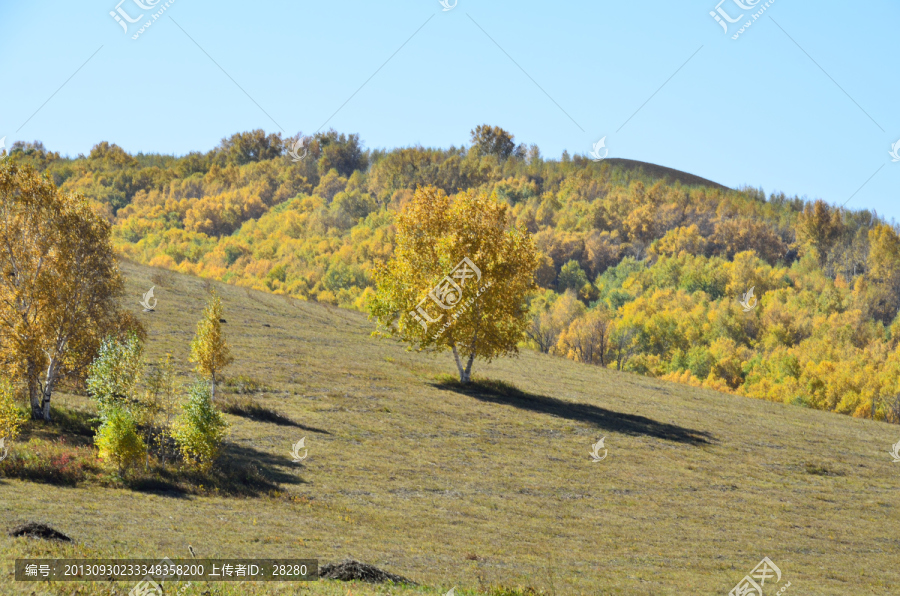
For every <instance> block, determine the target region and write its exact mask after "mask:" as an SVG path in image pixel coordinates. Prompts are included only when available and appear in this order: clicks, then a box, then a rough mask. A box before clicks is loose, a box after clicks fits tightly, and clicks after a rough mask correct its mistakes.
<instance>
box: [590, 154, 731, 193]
mask: <svg viewBox="0 0 900 596" xmlns="http://www.w3.org/2000/svg"><path fill="white" fill-rule="evenodd" d="M603 162H604V163H608V164H610V166H611V167H614V168H620V169H622V170H623V171H626V172H641V173H643V174H645V175H647V176H649V177H650V178H654V179H657V180H663V181H665V182H668V183H673V182H679V183H681V184H684V185H685V186H694V185H696V186H710V187H712V188H717V189H719V190H731V189H730V188H729V187H727V186H725V185H724V184H719V183H718V182H713V181H712V180H707V179H706V178H701V177H700V176H695V175H694V174H689V173H687V172H682V171H681V170H676V169H674V168H667V167H666V166H660V165H657V164H653V163H648V162H646V161H637V160H635V159H624V158H621V157H609V158H606V159H604V160H603Z"/></svg>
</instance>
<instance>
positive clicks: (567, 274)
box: [556, 261, 590, 292]
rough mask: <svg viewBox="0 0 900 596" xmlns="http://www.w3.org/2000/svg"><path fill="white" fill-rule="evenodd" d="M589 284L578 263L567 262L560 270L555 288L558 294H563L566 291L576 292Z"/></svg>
mask: <svg viewBox="0 0 900 596" xmlns="http://www.w3.org/2000/svg"><path fill="white" fill-rule="evenodd" d="M589 283H590V282H589V281H588V278H587V274H586V273H585V272H584V269H582V268H581V265H579V264H578V261H569V262H568V263H566V264H565V265H563V268H562V269H561V270H560V272H559V277H558V278H557V281H556V287H557V289H558V290H559V292H565V291H566V290H574V291H575V292H578V291H580V290H581V288H583V287H584V286H586V285H588V284H589Z"/></svg>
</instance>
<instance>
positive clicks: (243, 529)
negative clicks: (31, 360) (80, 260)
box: [0, 263, 900, 596]
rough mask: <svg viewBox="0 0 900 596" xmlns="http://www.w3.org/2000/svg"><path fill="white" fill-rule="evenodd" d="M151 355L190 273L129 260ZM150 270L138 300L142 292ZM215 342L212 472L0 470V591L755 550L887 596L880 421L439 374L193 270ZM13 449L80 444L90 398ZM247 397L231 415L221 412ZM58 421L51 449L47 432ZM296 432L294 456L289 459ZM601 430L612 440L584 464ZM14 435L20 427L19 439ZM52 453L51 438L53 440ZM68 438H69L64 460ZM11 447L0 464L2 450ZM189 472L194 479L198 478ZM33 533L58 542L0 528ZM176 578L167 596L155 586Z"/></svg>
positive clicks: (491, 578)
mask: <svg viewBox="0 0 900 596" xmlns="http://www.w3.org/2000/svg"><path fill="white" fill-rule="evenodd" d="M123 270H124V272H125V273H126V275H127V277H128V294H129V304H128V306H129V307H130V308H133V309H134V311H135V313H137V314H138V315H139V316H140V317H141V318H142V319H143V320H144V321H145V322H146V325H147V328H148V330H149V339H148V352H149V356H150V357H151V358H152V359H155V358H157V357H159V356H161V355H163V354H164V353H165V352H171V353H172V354H173V356H174V357H175V358H176V360H177V361H178V364H179V366H180V367H181V369H182V370H183V371H184V373H185V379H187V374H188V369H189V365H188V363H187V354H188V349H189V342H190V339H191V337H192V336H193V333H194V328H195V324H196V321H197V319H198V318H199V317H200V313H201V311H202V309H203V306H204V302H205V298H206V293H205V286H206V285H207V282H205V281H204V280H201V279H197V278H193V277H188V276H183V275H179V274H173V273H166V272H162V271H160V270H156V269H152V268H148V267H142V266H138V265H134V264H130V263H124V264H123ZM152 285H156V289H155V294H156V297H157V298H158V301H159V302H158V305H157V308H156V311H155V312H152V313H141V312H140V310H141V308H140V306H139V305H138V300H139V299H140V296H141V294H143V293H144V292H146V291H147V290H148V289H149V288H150V286H152ZM213 285H214V286H215V287H216V288H217V290H218V291H219V293H220V295H221V296H222V299H223V302H224V305H225V312H226V314H225V317H226V321H227V322H226V324H225V325H224V327H225V330H226V333H227V337H228V339H229V342H230V344H231V346H232V352H233V354H234V356H235V362H234V364H233V365H232V366H231V367H230V368H229V369H228V370H227V371H226V376H228V377H229V378H232V379H238V378H239V377H240V378H241V379H238V381H234V382H232V383H231V387H229V388H225V393H226V394H228V393H229V392H232V393H234V392H236V391H237V392H243V394H242V395H226V397H227V399H229V400H231V401H232V403H235V404H237V409H235V411H238V412H241V408H243V413H239V414H237V415H235V414H227V418H228V420H229V422H230V423H231V424H232V428H231V431H230V434H229V437H228V439H227V447H226V451H225V454H224V456H223V462H224V463H225V464H227V466H229V469H232V470H237V472H235V473H234V474H233V475H232V476H228V475H227V474H226V476H219V477H210V478H209V479H208V480H207V481H204V480H203V479H202V478H199V479H197V478H195V479H193V480H192V481H190V482H188V483H187V484H185V483H184V481H183V479H181V480H179V479H177V478H173V479H172V480H171V481H166V480H165V478H163V479H160V478H159V477H156V478H155V479H152V480H148V481H146V482H143V483H141V482H135V483H132V484H131V485H127V486H126V485H122V484H121V483H120V482H118V483H117V482H116V481H115V480H113V479H110V477H109V474H108V473H107V472H103V471H99V470H94V471H88V472H86V473H85V474H84V475H83V479H81V480H78V479H77V478H76V480H73V481H71V482H67V481H60V480H52V479H47V478H44V477H41V476H40V475H39V474H38V475H36V476H35V477H33V478H31V479H26V480H23V479H21V478H10V477H9V475H8V474H5V473H4V472H3V470H4V468H3V466H4V465H6V464H8V462H4V463H3V464H0V517H2V520H3V524H2V525H3V526H4V527H3V529H4V532H3V533H2V535H0V557H2V559H3V567H2V569H0V573H2V575H0V594H44V593H48V594H75V593H78V594H107V593H118V594H127V593H128V591H129V590H130V589H131V586H130V585H125V584H124V583H118V584H108V583H107V584H100V583H98V584H83V583H57V584H53V585H49V584H46V583H44V584H33V583H16V582H14V581H13V574H12V569H13V562H14V559H16V558H17V557H18V558H22V557H60V558H62V557H75V556H78V557H93V558H100V557H133V558H162V557H170V558H186V557H189V556H190V555H189V553H188V544H190V545H192V546H193V548H194V550H195V551H196V553H197V556H198V557H246V558H249V557H270V558H271V557H278V558H316V559H319V561H320V564H324V563H330V562H335V561H338V560H341V559H344V558H348V557H352V558H355V559H358V560H361V561H364V562H367V563H371V564H374V565H377V566H378V567H380V568H383V569H385V570H387V571H390V572H392V573H397V574H400V575H403V576H405V577H408V578H410V579H412V580H414V581H415V582H417V583H418V584H420V585H419V586H397V585H370V584H361V583H353V584H348V583H342V582H336V581H318V582H311V583H308V584H303V585H300V584H274V583H273V584H266V585H262V584H241V585H238V584H230V583H209V584H205V585H193V586H191V587H190V588H189V589H188V590H186V591H184V592H183V594H229V595H230V594H234V595H237V594H241V595H243V594H284V595H288V594H297V593H304V594H311V595H314V594H315V595H318V594H321V595H323V596H326V595H327V596H332V595H334V596H353V595H363V596H364V595H367V594H389V593H390V594H406V593H411V594H412V593H415V594H443V593H445V592H446V591H447V590H449V589H450V588H451V587H453V586H456V591H457V594H464V595H469V594H473V595H474V594H514V593H525V592H528V591H529V590H528V588H531V589H533V590H534V591H536V592H544V593H546V594H553V595H556V594H559V595H563V594H590V595H594V596H597V595H613V594H615V595H629V596H630V595H634V596H651V595H653V596H665V595H673V596H674V595H681V594H698V595H699V594H703V595H722V596H725V595H727V594H728V592H729V590H731V589H732V588H733V587H734V586H735V585H736V584H737V583H738V582H739V581H740V580H741V579H742V578H743V577H744V576H745V575H746V574H747V573H748V572H749V571H750V570H751V569H752V568H753V567H754V566H755V565H756V564H757V563H758V562H759V561H760V560H761V559H762V558H763V557H769V558H770V559H771V560H772V561H773V562H774V563H775V564H776V565H777V566H778V567H779V568H780V569H781V571H782V573H783V577H782V579H781V581H780V582H779V583H777V584H774V585H771V580H770V581H769V582H767V583H766V585H765V594H766V596H769V595H772V594H775V593H776V592H777V591H778V590H779V589H780V588H781V587H783V586H784V585H786V584H787V583H788V582H790V583H791V586H790V587H789V588H787V590H786V591H785V592H784V594H785V595H787V596H790V595H792V594H795V595H796V596H801V595H802V596H848V595H852V596H861V595H869V594H872V595H885V596H888V595H897V594H900V565H898V562H900V490H898V489H900V464H898V463H892V461H891V456H890V455H889V454H888V451H889V449H890V447H891V445H892V444H893V443H896V442H897V441H898V440H900V427H897V426H891V425H888V424H883V423H876V422H871V421H868V420H859V419H853V418H849V417H846V416H841V415H837V414H831V413H827V412H821V411H813V410H808V409H804V408H801V407H796V406H785V405H782V404H777V403H770V402H765V401H757V400H752V399H746V398H741V397H736V396H732V395H725V394H720V393H716V392H713V391H707V390H699V389H694V388H691V387H687V386H681V385H675V384H671V383H665V382H660V381H656V380H653V379H649V378H645V377H640V376H635V375H631V374H623V373H617V372H615V371H611V370H604V369H600V368H599V367H591V366H585V365H581V364H577V363H573V362H570V361H567V360H563V359H559V358H554V357H550V356H545V355H540V354H535V353H533V352H531V351H523V353H522V355H521V357H520V358H518V359H505V360H501V361H496V362H494V363H492V364H489V365H488V364H484V363H481V362H478V363H476V377H477V378H478V379H479V382H478V383H477V384H475V385H474V386H471V387H465V388H462V387H460V386H458V385H457V384H456V383H454V382H452V377H451V375H453V374H454V373H455V365H454V364H453V362H452V357H451V356H450V355H449V354H442V355H439V356H427V355H422V354H415V353H409V352H406V351H405V349H404V347H403V346H402V345H400V344H397V343H395V342H393V341H389V340H384V339H377V338H373V337H372V336H371V331H372V324H371V323H370V322H369V321H367V319H366V317H365V316H364V315H362V314H359V313H356V312H349V311H344V310H339V309H336V308H332V307H327V306H324V305H321V304H315V303H308V302H302V301H296V300H293V299H286V298H284V297H282V296H275V295H269V294H264V293H260V292H256V291H248V290H246V289H244V288H239V287H235V286H228V285H220V284H213ZM54 402H55V404H54V405H55V407H56V411H57V412H58V414H59V415H58V416H57V422H56V424H55V425H54V426H53V427H52V428H50V429H46V428H42V427H41V426H40V425H38V426H29V429H28V431H27V432H26V433H25V436H23V437H22V438H21V439H20V440H19V441H18V442H17V443H16V445H15V446H14V451H15V453H19V450H22V449H26V448H28V449H44V450H46V452H47V453H62V452H64V451H65V450H70V451H73V452H77V453H82V454H85V453H89V449H90V436H89V430H86V426H85V425H86V424H87V423H86V422H85V421H86V419H87V418H88V417H89V414H88V412H89V409H90V402H89V401H88V399H87V398H86V397H84V396H79V395H74V394H57V395H56V396H55V397H54ZM241 404H243V405H241ZM60 433H62V435H63V436H64V437H65V441H66V442H65V444H63V445H60V444H59V443H58V441H57V442H51V439H52V440H53V441H56V438H55V437H56V436H57V435H59V434H60ZM301 437H305V438H306V446H307V447H308V448H309V456H308V458H307V459H305V460H304V461H303V462H302V463H299V464H296V463H292V461H291V457H290V450H291V445H292V444H293V443H294V442H296V441H297V440H299V439H300V438H301ZM601 437H605V447H606V449H608V456H607V457H606V459H604V460H603V461H600V462H593V461H592V460H591V457H590V455H589V452H590V450H591V445H592V444H593V443H595V442H596V441H597V440H598V439H600V438H601ZM29 439H32V442H31V443H27V444H26V442H27V441H28V440H29ZM54 450H56V451H54ZM79 450H80V451H79ZM85 457H88V456H85ZM10 459H12V457H11V458H10ZM204 482H207V484H204ZM24 521H38V522H43V523H47V524H49V525H51V526H53V527H54V528H56V529H58V530H60V531H62V532H64V533H66V534H67V535H69V536H70V537H72V539H73V541H74V542H73V543H72V544H61V543H56V542H48V541H42V540H36V539H29V538H15V539H14V538H10V537H8V536H7V535H6V531H5V530H7V529H8V528H9V527H12V526H14V525H16V524H18V523H21V522H24ZM175 589H177V586H176V587H167V594H168V593H174V592H175Z"/></svg>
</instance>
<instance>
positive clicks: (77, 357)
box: [0, 162, 143, 421]
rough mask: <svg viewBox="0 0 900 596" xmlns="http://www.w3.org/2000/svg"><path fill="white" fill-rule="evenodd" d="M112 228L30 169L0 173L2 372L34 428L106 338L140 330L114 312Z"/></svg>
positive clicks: (119, 286)
mask: <svg viewBox="0 0 900 596" xmlns="http://www.w3.org/2000/svg"><path fill="white" fill-rule="evenodd" d="M109 236H110V226H109V223H108V222H107V221H106V220H104V219H102V218H101V217H99V216H97V215H95V214H94V213H93V211H92V210H91V208H90V206H89V205H88V203H87V201H86V200H85V199H84V197H82V196H80V195H72V194H68V193H63V192H60V191H59V190H58V189H57V188H56V186H55V185H54V184H53V183H52V182H51V181H50V180H49V179H48V178H45V177H42V176H41V175H40V174H39V173H38V172H36V171H35V170H34V169H32V168H31V167H30V166H19V165H17V164H15V163H10V162H7V163H5V164H3V165H2V166H0V366H2V368H4V369H5V372H7V373H8V374H9V375H10V376H11V377H13V378H18V379H21V380H22V381H23V384H24V385H25V386H26V387H27V390H28V396H29V399H30V402H31V416H32V418H33V419H35V420H40V419H44V420H48V421H49V420H50V397H51V395H52V393H53V390H54V387H55V386H56V384H57V382H58V381H59V380H60V379H62V378H65V377H70V378H72V377H79V376H80V375H81V376H83V374H84V373H85V371H86V369H87V366H88V365H89V364H90V362H91V360H92V359H93V357H94V355H95V354H96V352H97V350H98V348H99V345H100V342H101V340H102V338H103V337H105V336H106V335H108V334H114V335H121V334H122V333H123V331H125V330H126V329H129V328H131V329H135V330H138V332H139V333H141V332H142V331H143V330H142V328H141V327H140V324H139V323H137V322H136V320H135V319H134V318H133V317H132V316H130V315H128V314H127V313H124V312H121V311H119V309H118V300H117V299H118V298H119V297H120V296H121V295H122V294H123V281H122V276H121V274H120V273H119V270H118V265H117V261H116V258H115V255H114V253H113V249H112V246H111V244H110V238H109Z"/></svg>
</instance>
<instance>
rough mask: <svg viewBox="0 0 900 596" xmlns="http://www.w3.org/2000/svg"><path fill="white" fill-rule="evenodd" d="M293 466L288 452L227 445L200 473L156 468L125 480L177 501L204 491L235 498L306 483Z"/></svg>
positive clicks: (182, 468)
mask: <svg viewBox="0 0 900 596" xmlns="http://www.w3.org/2000/svg"><path fill="white" fill-rule="evenodd" d="M289 464H290V460H289V459H288V457H287V453H286V454H285V456H284V457H280V456H275V455H272V454H271V453H267V452H265V451H259V450H257V449H253V448H252V447H243V446H240V445H235V444H234V443H226V444H225V448H224V451H223V453H222V455H221V456H220V457H219V459H218V461H217V463H216V466H215V467H213V469H212V470H209V471H200V470H197V469H193V468H190V467H187V466H178V467H172V466H153V467H151V472H150V474H145V475H142V476H139V477H136V478H133V479H129V480H126V481H125V484H126V485H127V486H128V488H130V489H132V490H134V491H138V492H149V493H156V494H159V495H162V496H167V497H174V498H187V497H188V496H189V495H190V494H193V493H196V492H197V491H196V490H195V487H201V488H202V489H203V490H202V492H208V491H213V492H214V493H216V494H219V495H223V496H231V497H259V496H262V495H265V494H266V493H268V492H269V491H272V490H277V489H278V488H279V486H280V485H284V484H306V481H305V480H303V479H301V478H299V477H297V476H296V475H295V474H291V473H288V472H285V471H284V468H285V467H286V466H287V465H289Z"/></svg>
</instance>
